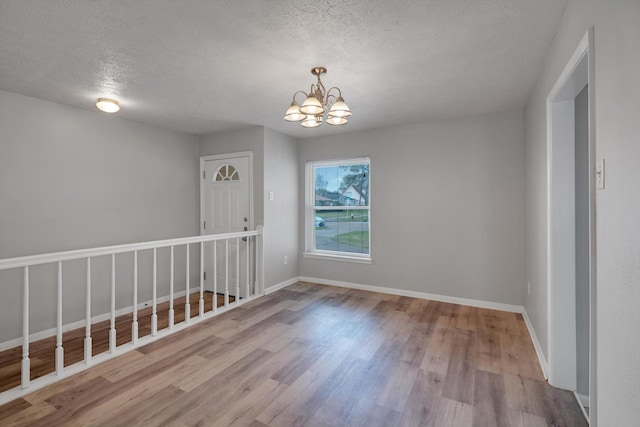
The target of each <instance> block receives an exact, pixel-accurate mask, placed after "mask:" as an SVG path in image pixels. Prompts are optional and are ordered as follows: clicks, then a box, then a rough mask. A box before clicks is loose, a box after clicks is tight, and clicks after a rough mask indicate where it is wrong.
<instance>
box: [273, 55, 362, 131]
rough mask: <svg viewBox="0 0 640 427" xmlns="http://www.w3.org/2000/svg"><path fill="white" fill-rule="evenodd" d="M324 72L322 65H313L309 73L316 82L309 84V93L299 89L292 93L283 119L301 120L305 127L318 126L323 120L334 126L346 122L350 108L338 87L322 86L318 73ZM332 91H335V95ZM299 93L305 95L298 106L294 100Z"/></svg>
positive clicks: (325, 70) (290, 120)
mask: <svg viewBox="0 0 640 427" xmlns="http://www.w3.org/2000/svg"><path fill="white" fill-rule="evenodd" d="M326 72H327V69H326V68H324V67H313V68H312V69H311V74H313V75H314V76H317V77H318V82H317V83H316V84H311V90H310V91H309V93H306V92H303V91H301V90H299V91H297V92H296V93H294V94H293V101H292V102H291V106H290V107H289V109H288V110H287V112H286V113H285V114H284V119H285V120H287V121H289V122H302V123H301V125H302V126H303V127H306V128H315V127H318V126H320V125H322V122H323V121H326V122H327V123H329V124H330V125H334V126H341V125H344V124H347V121H348V120H347V117H349V116H350V115H351V110H350V109H349V106H348V105H347V104H346V103H345V102H344V99H343V98H342V92H341V91H340V89H339V88H337V87H332V88H330V89H329V90H326V89H325V88H324V85H323V84H322V81H321V80H320V75H322V74H325V73H326ZM332 91H333V92H332ZM334 92H337V96H336V95H335V94H334ZM299 93H301V94H303V95H304V96H305V97H306V99H305V100H304V102H303V103H302V105H301V106H298V103H297V102H296V95H298V94H299ZM325 113H326V115H327V118H326V120H325V118H324V116H325Z"/></svg>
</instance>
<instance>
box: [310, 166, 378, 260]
mask: <svg viewBox="0 0 640 427" xmlns="http://www.w3.org/2000/svg"><path fill="white" fill-rule="evenodd" d="M369 175H370V159H369V157H361V158H355V159H345V160H331V161H309V162H307V170H306V200H305V202H306V209H305V238H306V251H305V253H304V255H305V256H306V257H310V258H331V259H342V260H345V261H354V262H365V263H370V262H371V245H370V243H371V236H370V231H371V230H370V225H371V221H370V219H371V215H370V206H371V186H370V180H369V178H370V177H369Z"/></svg>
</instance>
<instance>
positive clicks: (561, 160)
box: [546, 28, 596, 420]
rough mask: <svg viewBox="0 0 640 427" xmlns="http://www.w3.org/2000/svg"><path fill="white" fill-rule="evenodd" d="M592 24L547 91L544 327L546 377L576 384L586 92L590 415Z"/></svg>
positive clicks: (565, 384) (592, 386) (593, 344)
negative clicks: (578, 193)
mask: <svg viewBox="0 0 640 427" xmlns="http://www.w3.org/2000/svg"><path fill="white" fill-rule="evenodd" d="M593 47H594V45H593V29H592V28H591V29H589V30H588V31H587V33H586V34H585V35H584V37H583V38H582V40H581V41H580V43H579V44H578V47H577V49H576V50H575V52H574V53H573V55H572V56H571V59H570V60H569V62H568V63H567V65H566V67H565V68H564V70H563V71H562V73H561V74H560V77H559V78H558V80H557V81H556V83H555V85H554V86H553V88H552V89H551V91H550V92H549V95H548V96H547V100H546V101H547V332H548V377H549V383H550V384H551V385H553V386H556V387H560V388H564V389H568V390H572V391H575V390H576V315H575V313H576V306H575V298H576V297H575V295H576V286H575V283H576V282H575V181H574V180H575V157H574V148H575V111H574V100H575V97H576V95H578V93H579V92H580V91H581V90H582V89H583V88H584V86H585V84H588V85H589V86H588V98H589V125H588V126H589V144H588V151H589V269H590V278H589V289H590V298H589V299H590V312H591V314H590V325H589V327H590V334H589V335H590V350H589V353H590V354H589V356H590V380H589V381H590V385H589V388H590V400H591V404H590V407H591V420H594V419H595V417H594V416H593V413H594V409H595V391H596V384H595V380H596V375H595V366H596V352H595V348H596V327H595V326H596V324H595V314H596V300H595V295H596V293H595V289H596V275H595V268H596V267H595V266H596V263H595V256H596V242H595V236H596V234H595V215H596V210H595V163H596V162H595V153H596V151H595V120H594V111H595V110H594V106H595V103H594V100H595V96H594V95H595V86H594V81H593V76H594V74H593V73H594V56H593Z"/></svg>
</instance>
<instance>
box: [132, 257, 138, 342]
mask: <svg viewBox="0 0 640 427" xmlns="http://www.w3.org/2000/svg"><path fill="white" fill-rule="evenodd" d="M131 342H133V344H137V343H138V251H133V322H131Z"/></svg>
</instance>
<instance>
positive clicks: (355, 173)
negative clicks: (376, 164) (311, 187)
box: [314, 164, 369, 206]
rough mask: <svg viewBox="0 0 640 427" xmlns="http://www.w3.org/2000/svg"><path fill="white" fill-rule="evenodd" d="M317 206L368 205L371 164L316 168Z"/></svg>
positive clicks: (315, 201)
mask: <svg viewBox="0 0 640 427" xmlns="http://www.w3.org/2000/svg"><path fill="white" fill-rule="evenodd" d="M314 179H315V200H314V203H315V206H368V205H369V165H368V164H357V165H347V166H322V167H316V168H315V176H314Z"/></svg>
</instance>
